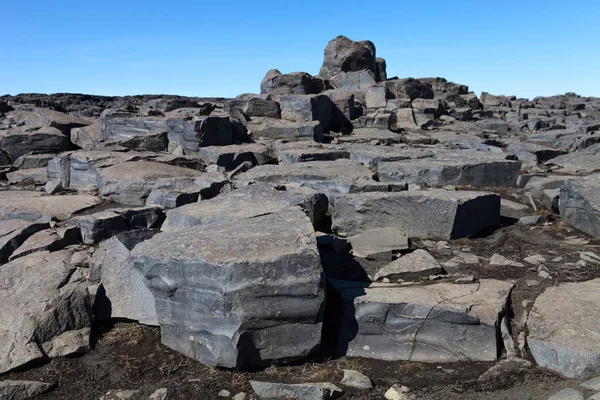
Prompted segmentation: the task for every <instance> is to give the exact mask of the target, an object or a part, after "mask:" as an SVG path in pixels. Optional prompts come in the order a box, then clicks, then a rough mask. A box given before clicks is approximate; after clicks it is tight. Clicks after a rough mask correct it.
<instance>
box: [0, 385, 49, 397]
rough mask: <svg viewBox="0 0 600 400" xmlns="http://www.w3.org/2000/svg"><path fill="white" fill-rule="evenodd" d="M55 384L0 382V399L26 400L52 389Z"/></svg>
mask: <svg viewBox="0 0 600 400" xmlns="http://www.w3.org/2000/svg"><path fill="white" fill-rule="evenodd" d="M55 386H56V384H55V383H47V382H38V381H13V380H5V381H0V398H1V399H6V400H27V399H31V398H33V397H35V396H37V395H38V394H42V393H46V392H49V391H50V390H52V389H54V387H55Z"/></svg>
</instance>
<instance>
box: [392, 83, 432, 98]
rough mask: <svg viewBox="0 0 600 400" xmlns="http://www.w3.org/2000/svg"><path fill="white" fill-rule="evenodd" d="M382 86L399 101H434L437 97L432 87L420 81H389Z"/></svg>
mask: <svg viewBox="0 0 600 400" xmlns="http://www.w3.org/2000/svg"><path fill="white" fill-rule="evenodd" d="M382 84H383V86H385V87H386V88H387V89H388V90H389V91H390V92H392V93H393V94H394V96H396V97H397V98H398V99H408V100H414V99H433V98H434V96H435V95H434V93H433V89H432V88H431V85H428V84H426V83H423V82H421V81H419V80H418V79H413V78H406V79H389V80H387V81H385V82H383V83H382Z"/></svg>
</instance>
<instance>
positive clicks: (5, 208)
mask: <svg viewBox="0 0 600 400" xmlns="http://www.w3.org/2000/svg"><path fill="white" fill-rule="evenodd" d="M99 203H100V199H98V197H96V196H89V195H75V196H70V195H65V196H42V193H41V192H34V191H25V190H23V191H17V192H16V191H0V219H23V220H27V221H37V220H38V219H40V218H43V217H44V218H47V219H57V220H60V221H65V220H67V219H69V218H71V216H72V215H73V214H76V213H78V212H81V211H83V210H86V209H88V208H90V207H93V206H95V205H97V204H99Z"/></svg>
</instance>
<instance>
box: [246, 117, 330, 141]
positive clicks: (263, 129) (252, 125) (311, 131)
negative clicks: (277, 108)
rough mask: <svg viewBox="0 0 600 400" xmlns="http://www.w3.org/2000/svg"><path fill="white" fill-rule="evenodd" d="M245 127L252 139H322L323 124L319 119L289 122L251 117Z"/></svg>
mask: <svg viewBox="0 0 600 400" xmlns="http://www.w3.org/2000/svg"><path fill="white" fill-rule="evenodd" d="M247 128H248V132H249V133H250V135H251V136H252V138H253V139H267V140H277V139H282V140H289V141H300V140H311V141H315V142H321V141H323V126H322V125H321V123H320V122H319V121H313V120H310V121H301V122H291V121H285V120H281V119H274V118H253V119H252V121H251V122H249V123H248V125H247Z"/></svg>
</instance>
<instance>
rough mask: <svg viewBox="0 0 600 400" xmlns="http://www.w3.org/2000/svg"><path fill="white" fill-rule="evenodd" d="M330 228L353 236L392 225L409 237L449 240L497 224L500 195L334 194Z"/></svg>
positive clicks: (432, 192) (435, 192)
mask: <svg viewBox="0 0 600 400" xmlns="http://www.w3.org/2000/svg"><path fill="white" fill-rule="evenodd" d="M332 203H333V206H334V212H333V225H332V229H333V230H334V232H337V233H338V234H339V235H340V236H353V235H356V234H359V233H361V232H364V231H366V230H369V229H374V228H383V227H395V228H397V229H400V230H401V231H403V232H406V235H407V236H409V237H418V238H431V239H451V238H460V237H465V236H472V235H476V234H477V233H479V232H481V231H482V230H484V229H487V228H492V227H495V226H498V225H499V219H500V198H499V197H498V196H497V195H495V194H491V193H486V192H467V191H455V192H448V191H446V190H441V189H433V190H429V191H418V192H413V191H406V192H397V193H377V192H374V193H359V194H347V195H339V196H336V197H335V198H334V199H333V201H332Z"/></svg>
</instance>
